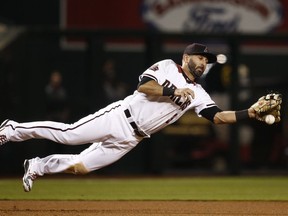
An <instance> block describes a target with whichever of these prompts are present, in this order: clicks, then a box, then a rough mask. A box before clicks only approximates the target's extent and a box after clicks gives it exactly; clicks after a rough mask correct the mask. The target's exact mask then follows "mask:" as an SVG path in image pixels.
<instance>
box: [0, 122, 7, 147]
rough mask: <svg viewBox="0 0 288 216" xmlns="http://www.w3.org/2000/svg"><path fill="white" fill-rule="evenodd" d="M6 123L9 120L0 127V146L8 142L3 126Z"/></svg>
mask: <svg viewBox="0 0 288 216" xmlns="http://www.w3.org/2000/svg"><path fill="white" fill-rule="evenodd" d="M8 121H9V120H8V119H7V120H5V121H4V122H3V123H2V124H1V125H0V145H3V144H5V143H7V142H8V141H9V140H8V139H7V137H6V134H5V125H6V124H7V122H8Z"/></svg>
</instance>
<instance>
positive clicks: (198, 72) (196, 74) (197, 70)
mask: <svg viewBox="0 0 288 216" xmlns="http://www.w3.org/2000/svg"><path fill="white" fill-rule="evenodd" d="M188 69H189V71H190V73H191V74H192V76H193V77H194V78H195V79H197V78H199V77H201V76H202V74H203V71H204V70H202V69H201V68H197V66H196V64H195V63H194V62H193V61H192V60H190V61H189V62H188Z"/></svg>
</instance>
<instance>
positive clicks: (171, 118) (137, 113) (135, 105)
mask: <svg viewBox="0 0 288 216" xmlns="http://www.w3.org/2000/svg"><path fill="white" fill-rule="evenodd" d="M143 76H147V77H149V78H151V79H153V80H155V81H156V82H157V83H159V84H160V85H162V86H164V87H170V88H190V89H192V90H193V91H194V93H195V98H194V99H192V98H191V99H186V100H183V99H182V98H180V97H176V96H170V97H168V96H161V97H159V96H147V95H146V94H144V93H140V92H138V91H135V92H134V94H133V95H131V96H128V97H127V98H126V99H125V100H124V102H125V103H127V104H128V106H129V110H130V112H131V114H132V116H133V118H134V120H135V122H136V124H137V125H138V126H139V128H141V129H142V130H143V131H144V132H145V133H147V134H148V135H150V134H153V133H155V132H156V131H159V130H160V129H162V128H164V127H165V126H167V125H169V124H171V123H173V122H175V121H176V120H177V119H179V118H180V117H181V116H182V115H183V114H184V113H185V112H186V111H187V110H189V109H194V110H195V112H196V113H197V114H198V115H199V113H200V112H201V110H203V109H205V108H209V107H212V106H215V102H214V101H213V100H212V99H211V98H210V96H209V95H208V94H207V92H206V91H205V90H204V89H203V88H202V86H201V85H200V84H197V83H192V82H191V81H190V80H189V79H188V77H187V76H186V75H185V74H184V72H183V71H182V68H181V67H180V66H179V65H177V64H176V63H175V62H174V61H172V60H163V61H160V62H157V63H156V64H154V65H153V66H152V67H150V68H149V69H147V70H146V71H145V72H144V73H143V74H142V75H141V76H140V79H142V77H143Z"/></svg>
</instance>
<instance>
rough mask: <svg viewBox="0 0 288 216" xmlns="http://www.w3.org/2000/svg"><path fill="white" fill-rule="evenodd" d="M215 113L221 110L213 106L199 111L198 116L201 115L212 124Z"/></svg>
mask: <svg viewBox="0 0 288 216" xmlns="http://www.w3.org/2000/svg"><path fill="white" fill-rule="evenodd" d="M217 112H222V110H221V109H220V108H219V107H217V106H213V107H209V108H206V109H203V110H201V112H200V113H199V114H200V115H202V116H203V117H204V118H206V119H208V120H209V121H211V122H214V120H213V119H214V116H215V114H216V113H217Z"/></svg>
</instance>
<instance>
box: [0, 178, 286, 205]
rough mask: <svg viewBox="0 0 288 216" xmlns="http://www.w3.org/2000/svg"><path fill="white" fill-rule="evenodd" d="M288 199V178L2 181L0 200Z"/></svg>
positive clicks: (43, 179)
mask: <svg viewBox="0 0 288 216" xmlns="http://www.w3.org/2000/svg"><path fill="white" fill-rule="evenodd" d="M14 199H17V200H199V201H200V200H204V201H205V200H274V201H283V200H285V201H287V200H288V177H185V178H184V177H183V178H97V177H95V178H78V177H77V178H71V179H66V178H64V179H54V178H45V177H44V178H43V177H42V178H39V179H37V180H36V181H35V183H34V187H33V190H32V191H31V192H29V193H25V192H23V189H22V181H21V179H4V180H3V179H2V180H0V200H14Z"/></svg>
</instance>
